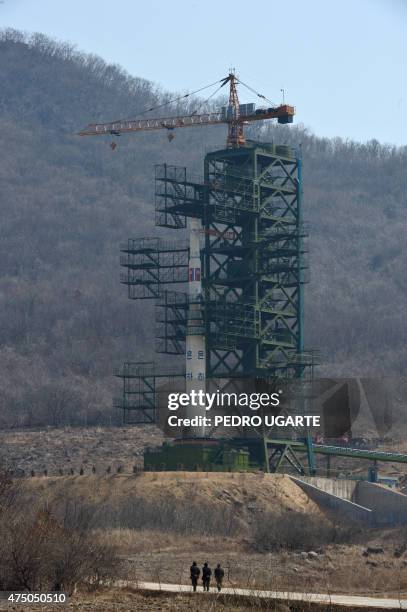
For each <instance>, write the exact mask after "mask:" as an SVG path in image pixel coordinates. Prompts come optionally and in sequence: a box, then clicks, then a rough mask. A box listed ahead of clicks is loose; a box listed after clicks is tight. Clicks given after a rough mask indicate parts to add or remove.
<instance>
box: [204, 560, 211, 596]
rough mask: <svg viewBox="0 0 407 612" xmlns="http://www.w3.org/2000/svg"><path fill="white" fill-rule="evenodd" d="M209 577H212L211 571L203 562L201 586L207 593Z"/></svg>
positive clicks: (206, 563)
mask: <svg viewBox="0 0 407 612" xmlns="http://www.w3.org/2000/svg"><path fill="white" fill-rule="evenodd" d="M211 576H212V570H211V568H210V567H209V565H208V562H207V561H205V563H204V566H203V568H202V584H203V590H204V591H209V585H210V582H211Z"/></svg>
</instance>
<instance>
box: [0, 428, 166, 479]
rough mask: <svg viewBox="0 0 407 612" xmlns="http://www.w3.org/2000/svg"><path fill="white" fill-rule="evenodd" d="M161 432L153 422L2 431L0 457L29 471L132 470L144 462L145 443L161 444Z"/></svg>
mask: <svg viewBox="0 0 407 612" xmlns="http://www.w3.org/2000/svg"><path fill="white" fill-rule="evenodd" d="M162 441H163V434H162V432H161V431H160V430H159V429H158V428H157V427H155V426H154V425H143V426H140V427H89V428H75V427H66V428H62V429H55V428H51V427H50V428H47V429H41V430H35V431H33V430H16V431H0V461H1V462H2V463H3V464H4V465H7V466H9V467H10V469H13V470H15V471H20V472H21V471H23V470H24V471H25V473H26V474H29V473H30V471H31V470H34V472H35V473H36V474H40V473H41V474H42V473H43V472H44V470H47V471H48V474H50V475H51V474H58V473H59V470H62V471H63V473H64V474H68V473H69V471H70V470H71V469H72V470H74V472H75V473H76V474H77V473H78V472H79V470H80V469H81V468H83V469H84V471H85V473H90V472H91V470H92V467H95V468H96V470H97V472H98V473H99V474H101V473H105V472H106V470H107V469H108V468H111V470H112V471H116V470H117V468H118V467H119V466H122V468H123V471H125V472H132V470H133V466H134V465H139V466H141V465H142V457H143V450H144V449H145V447H146V446H158V445H160V444H161V443H162Z"/></svg>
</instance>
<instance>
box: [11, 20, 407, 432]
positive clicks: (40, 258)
mask: <svg viewBox="0 0 407 612" xmlns="http://www.w3.org/2000/svg"><path fill="white" fill-rule="evenodd" d="M138 72H139V74H143V62H142V58H140V65H139V70H138ZM0 81H1V88H0V127H1V129H0V139H1V143H0V151H1V164H0V189H1V191H0V197H1V211H2V222H1V224H0V235H1V236H0V238H1V239H0V266H1V280H0V334H1V347H0V402H1V403H0V425H1V424H2V425H4V426H11V425H14V426H15V425H19V424H20V425H22V424H27V425H33V424H36V423H40V424H44V423H50V424H64V423H67V424H68V423H70V424H76V423H77V424H83V423H85V422H88V423H95V422H109V419H110V417H111V416H112V414H113V413H112V411H111V398H112V394H113V393H114V392H115V390H116V392H117V391H118V387H117V384H116V382H115V380H114V378H113V377H112V370H113V368H114V367H115V366H118V365H120V363H121V362H122V361H123V360H125V359H142V358H145V359H148V358H151V357H152V356H153V350H154V341H153V336H154V330H153V318H154V308H153V307H152V304H151V306H150V305H149V306H148V308H146V304H149V303H147V302H143V303H142V304H139V303H135V302H130V301H129V300H127V297H126V291H125V288H124V287H123V286H122V285H120V283H119V266H118V246H119V243H120V242H122V241H123V240H125V239H127V237H136V236H143V235H151V233H152V232H156V229H155V228H154V213H153V187H154V185H153V181H154V164H156V163H161V162H164V161H167V162H168V163H171V164H176V165H178V164H179V165H186V166H188V168H190V170H191V174H192V175H195V176H199V174H200V172H201V169H202V159H203V156H204V154H205V153H206V152H207V150H208V149H210V148H214V147H216V146H221V145H222V144H223V141H224V138H225V129H224V128H223V127H216V128H215V127H212V128H193V129H192V128H191V129H188V130H178V132H177V134H176V138H175V140H174V141H173V142H172V143H169V142H168V140H167V138H166V134H165V133H161V132H158V133H156V134H148V135H145V134H140V135H135V136H132V137H121V138H120V139H117V140H118V144H119V146H118V148H117V149H116V150H115V151H112V150H111V148H110V147H109V142H107V141H104V140H103V139H92V138H81V137H79V136H77V135H76V132H77V131H78V130H79V129H81V128H82V127H83V126H84V125H86V124H87V123H89V122H90V121H94V120H95V121H96V120H111V119H116V118H119V117H129V116H134V115H135V114H137V113H138V112H140V111H142V110H144V109H145V108H148V107H150V106H155V105H158V104H161V103H163V102H164V101H167V100H168V99H169V97H170V96H174V94H173V93H171V94H167V93H165V92H162V91H161V90H160V89H159V88H158V87H157V86H155V85H154V84H152V83H150V82H149V81H147V80H144V79H142V78H132V77H130V76H129V75H128V74H126V73H125V72H124V71H123V70H121V69H120V68H119V67H117V66H110V65H107V64H105V63H104V62H103V60H101V59H100V58H98V57H95V56H89V55H84V54H80V53H78V52H76V51H75V50H73V49H72V48H71V47H70V46H69V45H62V44H56V43H54V42H53V41H50V40H48V39H47V38H46V37H44V36H42V35H35V36H33V37H31V38H29V39H27V38H26V37H24V36H23V35H22V34H20V33H18V32H10V31H7V32H3V34H2V36H1V38H0ZM193 104H194V102H190V106H189V107H188V108H187V107H185V106H182V105H179V107H178V108H175V107H174V106H172V108H171V111H172V112H175V111H180V112H184V111H188V110H189V111H190V110H191V109H192V108H193ZM372 131H373V130H372ZM251 136H252V137H253V138H258V139H262V140H266V141H270V140H273V141H274V142H279V143H291V144H294V145H295V146H298V145H299V144H300V143H301V145H302V152H303V158H304V213H305V217H306V219H307V220H308V221H309V222H310V238H309V246H310V251H311V268H312V270H311V283H310V284H309V285H308V286H307V290H306V340H307V345H308V346H309V347H315V348H318V349H320V350H321V351H322V354H323V367H322V368H321V370H320V372H321V374H330V375H350V376H352V375H358V374H360V375H362V374H372V373H386V374H391V375H399V374H403V373H404V372H405V369H406V365H407V356H406V328H407V323H406V317H405V313H404V311H405V306H404V304H405V302H406V293H407V279H406V274H405V270H406V264H407V261H406V259H407V258H406V254H405V250H404V249H403V246H404V235H405V231H406V227H407V226H406V222H407V176H406V170H405V168H406V162H407V150H406V149H405V148H403V149H396V148H393V147H389V146H382V145H380V144H379V143H377V142H376V141H372V142H370V143H368V144H367V145H359V144H357V143H352V142H344V141H342V140H339V139H338V140H334V141H332V140H327V139H320V138H316V137H314V136H312V134H310V133H309V132H308V131H307V130H305V129H304V128H301V127H291V126H290V127H286V126H274V127H270V128H264V127H263V128H257V129H256V130H255V131H253V132H252V134H251ZM113 416H114V415H113Z"/></svg>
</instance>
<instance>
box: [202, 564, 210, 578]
mask: <svg viewBox="0 0 407 612" xmlns="http://www.w3.org/2000/svg"><path fill="white" fill-rule="evenodd" d="M211 576H212V570H211V568H210V567H205V566H204V567H203V568H202V580H210V578H211Z"/></svg>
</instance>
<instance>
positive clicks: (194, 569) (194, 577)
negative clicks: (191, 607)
mask: <svg viewBox="0 0 407 612" xmlns="http://www.w3.org/2000/svg"><path fill="white" fill-rule="evenodd" d="M189 570H190V572H191V583H192V588H193V590H194V591H196V587H197V584H198V578H199V575H200V573H201V570H200V569H199V567H198V566H197V564H196V561H192V565H191V567H190V568H189Z"/></svg>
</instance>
